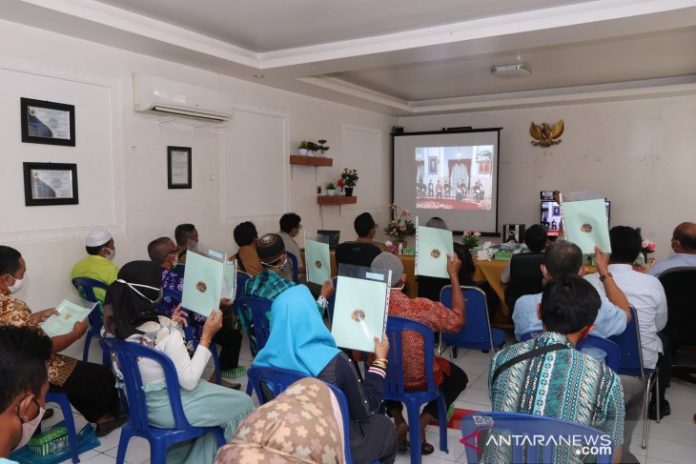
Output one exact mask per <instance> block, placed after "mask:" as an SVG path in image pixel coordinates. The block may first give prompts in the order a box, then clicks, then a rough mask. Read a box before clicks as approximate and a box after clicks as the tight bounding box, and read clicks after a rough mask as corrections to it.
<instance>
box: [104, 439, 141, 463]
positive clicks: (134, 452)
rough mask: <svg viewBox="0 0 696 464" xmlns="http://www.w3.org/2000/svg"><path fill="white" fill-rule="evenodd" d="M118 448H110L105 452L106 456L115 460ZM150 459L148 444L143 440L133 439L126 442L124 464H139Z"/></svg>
mask: <svg viewBox="0 0 696 464" xmlns="http://www.w3.org/2000/svg"><path fill="white" fill-rule="evenodd" d="M117 452H118V448H112V449H110V450H108V451H106V452H105V454H106V455H108V456H111V457H112V458H116V454H117ZM149 459H150V444H149V443H148V442H147V440H145V439H144V438H140V437H133V438H131V439H130V441H129V442H128V448H127V449H126V462H128V463H131V464H141V463H143V462H145V461H147V460H149Z"/></svg>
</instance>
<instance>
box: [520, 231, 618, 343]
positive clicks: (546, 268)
mask: <svg viewBox="0 0 696 464" xmlns="http://www.w3.org/2000/svg"><path fill="white" fill-rule="evenodd" d="M595 261H596V263H597V271H598V272H599V275H600V276H601V281H602V285H603V286H604V288H605V293H606V295H607V298H602V301H601V302H602V304H601V307H600V308H599V313H598V314H597V320H595V321H594V331H593V332H592V334H593V335H597V336H599V337H604V338H607V337H611V336H612V335H618V334H620V333H623V331H624V330H626V324H627V323H628V321H630V320H631V311H630V307H629V303H628V300H627V299H626V295H624V293H623V292H622V291H621V289H620V288H619V287H618V286H617V284H616V282H615V281H614V279H613V278H612V275H611V273H610V272H609V270H608V266H609V255H608V254H606V253H601V252H600V251H599V250H597V252H596V253H595ZM581 271H582V252H581V251H580V248H578V246H577V245H575V244H574V243H571V242H568V241H565V240H557V241H556V242H554V243H553V244H552V245H550V246H548V247H546V251H545V252H544V261H543V263H542V264H541V274H542V275H543V277H544V285H546V284H547V283H548V282H549V281H551V280H555V279H560V278H562V277H565V276H569V275H579V274H580V273H581ZM540 303H541V293H537V294H534V295H524V296H521V297H520V298H518V299H517V303H515V310H514V312H513V313H512V320H513V322H514V323H515V336H516V337H517V339H518V340H520V338H521V337H522V335H523V334H525V333H527V332H535V331H536V332H540V331H541V330H542V321H541V320H540V319H539V315H538V312H537V308H538V307H539V304H540Z"/></svg>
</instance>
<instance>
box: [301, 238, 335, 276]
mask: <svg viewBox="0 0 696 464" xmlns="http://www.w3.org/2000/svg"><path fill="white" fill-rule="evenodd" d="M305 262H306V263H307V265H306V267H307V281H308V282H313V283H315V284H318V285H323V284H324V282H326V281H327V280H331V253H330V251H329V244H328V243H322V242H317V241H316V240H305Z"/></svg>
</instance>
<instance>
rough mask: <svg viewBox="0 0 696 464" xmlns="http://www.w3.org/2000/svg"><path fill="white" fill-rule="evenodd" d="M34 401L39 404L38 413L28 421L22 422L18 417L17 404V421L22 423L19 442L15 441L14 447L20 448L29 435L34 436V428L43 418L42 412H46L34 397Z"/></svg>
mask: <svg viewBox="0 0 696 464" xmlns="http://www.w3.org/2000/svg"><path fill="white" fill-rule="evenodd" d="M34 402H35V403H36V405H37V406H39V413H38V414H37V415H36V417H35V418H33V419H32V420H30V421H28V422H24V421H23V420H22V418H21V417H19V406H17V417H19V421H20V422H21V423H22V437H21V438H20V439H19V443H17V446H15V447H14V449H18V448H21V447H22V446H24V445H26V444H27V443H28V442H29V440H30V439H31V437H33V436H34V432H36V429H37V428H38V427H39V425H40V424H41V419H42V418H43V416H44V414H46V410H45V409H44V408H42V407H41V406H40V405H39V403H38V402H37V401H36V399H34Z"/></svg>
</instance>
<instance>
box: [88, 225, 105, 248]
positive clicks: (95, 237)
mask: <svg viewBox="0 0 696 464" xmlns="http://www.w3.org/2000/svg"><path fill="white" fill-rule="evenodd" d="M109 240H111V234H110V233H109V231H108V230H106V229H97V230H93V231H91V232H90V233H89V234H88V235H87V239H86V240H85V245H86V246H88V247H98V246H102V245H104V244H105V243H108V242H109Z"/></svg>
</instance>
